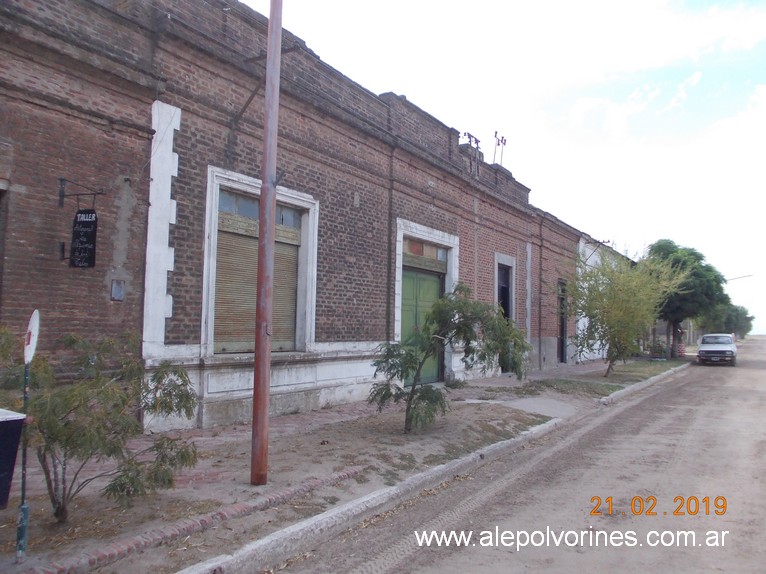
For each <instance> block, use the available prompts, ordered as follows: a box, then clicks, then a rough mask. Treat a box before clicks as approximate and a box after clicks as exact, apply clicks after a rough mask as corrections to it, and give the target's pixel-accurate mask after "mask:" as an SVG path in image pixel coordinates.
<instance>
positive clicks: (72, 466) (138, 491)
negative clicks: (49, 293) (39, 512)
mask: <svg viewBox="0 0 766 574" xmlns="http://www.w3.org/2000/svg"><path fill="white" fill-rule="evenodd" d="M64 346H65V347H66V348H67V349H70V350H71V351H72V352H73V355H74V367H75V368H76V373H75V375H74V379H75V381H76V382H74V383H67V384H55V377H53V376H51V375H52V371H51V370H50V369H49V367H48V366H47V364H46V363H45V362H44V361H40V362H39V363H38V364H37V365H35V364H33V365H32V369H31V370H32V378H33V380H34V381H36V384H35V385H34V387H35V388H34V389H33V392H32V394H31V396H30V400H29V407H28V414H29V415H30V417H31V420H32V423H31V424H30V426H29V428H30V430H31V431H33V432H32V433H31V436H30V444H31V445H33V446H34V448H35V450H36V453H37V459H38V461H39V462H40V465H41V466H42V469H43V474H44V476H45V482H46V486H47V490H48V495H49V498H50V501H51V505H52V507H53V515H54V517H55V518H56V520H57V521H58V522H65V521H66V520H67V518H68V515H69V508H70V503H71V502H72V500H73V499H74V498H75V497H76V496H77V495H78V494H79V493H80V492H81V491H82V490H83V489H84V488H86V487H87V486H88V485H89V484H91V483H92V482H93V481H96V480H99V479H109V480H108V483H107V484H106V486H105V487H104V489H103V494H104V495H105V496H107V497H109V498H113V499H117V500H119V501H121V502H123V503H128V502H130V500H131V499H132V498H133V497H135V496H138V495H143V494H145V493H147V492H150V491H152V490H155V489H159V488H169V487H171V486H172V485H173V476H174V473H175V472H176V471H177V470H178V469H180V468H183V467H191V466H193V465H194V464H196V461H197V452H196V448H195V445H194V444H193V443H191V442H187V441H184V440H181V439H175V438H170V437H167V436H157V437H155V438H154V439H153V441H152V443H151V444H150V445H149V446H147V447H145V448H141V449H134V448H132V447H131V445H130V440H131V439H133V438H135V437H137V436H138V435H140V434H141V433H142V430H143V429H142V423H141V421H140V415H141V414H150V415H175V416H184V417H187V418H190V417H192V416H193V415H194V409H195V406H196V393H195V392H194V389H193V388H192V386H191V383H190V381H189V378H188V375H187V373H186V372H185V371H184V370H183V369H181V368H178V367H174V366H171V365H170V364H163V365H161V366H160V367H159V368H158V369H157V370H156V371H155V372H154V373H153V374H152V375H151V376H150V377H147V376H146V372H145V370H144V368H143V364H142V362H141V361H140V359H138V358H137V355H136V353H135V352H134V350H135V349H136V348H137V347H136V345H135V342H134V341H133V340H131V339H129V338H125V339H122V340H115V339H101V340H99V341H98V342H97V343H95V344H94V343H91V342H89V341H87V340H84V339H81V338H76V337H71V336H70V337H66V338H65V340H64ZM16 370H17V369H16V368H15V367H13V368H6V370H5V373H6V376H8V375H10V376H12V378H14V379H16V380H18V377H16V376H15V373H16ZM70 376H71V375H70ZM92 460H96V461H104V460H111V461H113V463H114V464H113V465H107V466H106V467H105V470H103V471H100V472H96V473H95V474H91V475H88V476H86V475H84V472H85V471H86V465H87V464H88V462H89V461H92Z"/></svg>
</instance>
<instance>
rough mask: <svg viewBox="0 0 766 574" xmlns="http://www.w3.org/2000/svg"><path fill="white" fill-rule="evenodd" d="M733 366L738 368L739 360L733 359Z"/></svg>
mask: <svg viewBox="0 0 766 574" xmlns="http://www.w3.org/2000/svg"><path fill="white" fill-rule="evenodd" d="M731 366H732V367H736V366H737V359H732V360H731Z"/></svg>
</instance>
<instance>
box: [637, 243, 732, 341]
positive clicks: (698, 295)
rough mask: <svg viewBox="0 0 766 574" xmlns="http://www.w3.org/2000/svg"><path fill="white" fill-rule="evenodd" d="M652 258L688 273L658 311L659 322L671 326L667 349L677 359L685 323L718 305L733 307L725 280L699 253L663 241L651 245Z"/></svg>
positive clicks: (650, 255)
mask: <svg viewBox="0 0 766 574" xmlns="http://www.w3.org/2000/svg"><path fill="white" fill-rule="evenodd" d="M649 257H650V258H652V259H655V260H657V261H665V262H667V263H670V265H672V266H673V267H674V268H676V269H679V270H681V271H684V272H686V279H685V280H684V282H683V284H682V285H681V288H680V289H679V290H678V291H676V292H675V293H672V294H671V295H670V296H669V297H668V298H667V299H666V300H665V302H664V303H663V304H662V306H661V307H660V311H659V318H660V319H663V320H664V321H667V323H668V332H667V340H668V347H669V349H670V353H671V356H675V355H676V349H677V347H678V342H679V337H680V333H681V322H682V321H683V320H684V319H689V318H692V317H697V316H699V315H703V314H704V313H706V312H708V311H711V310H712V309H714V308H715V306H716V305H718V304H728V303H730V301H729V296H728V295H727V294H726V293H725V292H724V289H723V285H724V283H726V279H725V278H724V277H723V275H721V273H719V272H718V270H717V269H716V268H715V267H713V266H712V265H710V264H708V263H705V257H704V255H702V254H701V253H700V252H699V251H697V250H696V249H692V248H690V247H680V246H679V245H676V244H675V243H674V242H673V241H671V240H670V239H660V240H659V241H656V242H655V243H653V244H652V245H650V246H649Z"/></svg>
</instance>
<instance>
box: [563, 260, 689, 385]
mask: <svg viewBox="0 0 766 574" xmlns="http://www.w3.org/2000/svg"><path fill="white" fill-rule="evenodd" d="M684 278H685V274H684V273H683V272H681V271H679V270H677V269H675V268H673V267H672V266H671V265H670V264H668V263H666V262H663V261H658V260H653V259H648V258H643V259H641V260H639V261H638V263H635V264H634V263H633V262H632V261H631V260H630V259H628V258H626V257H622V256H619V255H617V254H616V253H614V252H610V251H604V252H602V253H601V258H600V261H599V262H598V263H596V264H588V262H587V261H584V260H582V259H580V260H579V261H578V262H577V270H576V275H575V278H574V280H573V281H572V282H571V283H572V286H571V288H570V290H569V310H570V313H571V314H573V315H574V316H576V317H578V318H582V319H585V321H584V322H583V324H582V325H581V326H580V327H579V328H578V331H577V333H576V334H575V336H574V337H573V342H574V345H575V347H576V349H577V353H578V354H579V355H581V356H582V355H584V354H586V353H588V352H592V351H596V350H606V363H607V369H606V373H605V374H604V376H609V374H610V373H611V372H612V369H613V368H614V365H615V363H616V362H617V361H625V360H627V359H629V358H630V357H632V356H634V355H635V354H636V353H637V352H638V351H639V350H640V347H639V341H640V340H641V339H642V338H643V337H644V334H645V333H646V332H647V331H648V330H649V329H650V328H651V326H652V325H653V324H654V322H655V320H656V318H657V312H658V310H659V309H660V307H661V306H662V304H663V302H664V301H665V300H666V299H667V297H668V296H669V295H671V294H672V293H675V292H676V291H677V290H678V289H679V286H680V285H681V283H682V282H683V280H684Z"/></svg>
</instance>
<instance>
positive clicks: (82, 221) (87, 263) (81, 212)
mask: <svg viewBox="0 0 766 574" xmlns="http://www.w3.org/2000/svg"><path fill="white" fill-rule="evenodd" d="M97 228H98V217H96V210H95V209H78V210H77V213H75V216H74V221H73V222H72V245H71V248H70V251H69V266H70V267H95V266H96V229H97Z"/></svg>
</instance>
